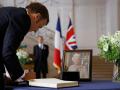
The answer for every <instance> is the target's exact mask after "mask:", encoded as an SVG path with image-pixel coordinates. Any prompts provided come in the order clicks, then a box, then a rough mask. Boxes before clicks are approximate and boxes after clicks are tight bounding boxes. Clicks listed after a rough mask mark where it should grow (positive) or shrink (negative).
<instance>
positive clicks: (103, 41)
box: [97, 31, 120, 61]
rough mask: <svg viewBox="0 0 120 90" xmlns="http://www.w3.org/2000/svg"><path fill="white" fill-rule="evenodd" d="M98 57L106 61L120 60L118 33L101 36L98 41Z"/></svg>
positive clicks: (119, 36) (119, 33)
mask: <svg viewBox="0 0 120 90" xmlns="http://www.w3.org/2000/svg"><path fill="white" fill-rule="evenodd" d="M97 45H98V48H99V49H100V55H101V56H102V57H103V58H105V59H107V60H111V61H112V60H113V61H114V60H116V59H120V31H117V32H115V34H114V35H109V36H105V35H102V36H101V37H100V38H99V40H98V43H97Z"/></svg>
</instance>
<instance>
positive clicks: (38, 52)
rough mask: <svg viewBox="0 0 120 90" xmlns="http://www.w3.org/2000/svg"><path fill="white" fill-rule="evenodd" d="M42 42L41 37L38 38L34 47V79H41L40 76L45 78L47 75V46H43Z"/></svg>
mask: <svg viewBox="0 0 120 90" xmlns="http://www.w3.org/2000/svg"><path fill="white" fill-rule="evenodd" d="M43 41H44V40H43V37H42V36H38V37H37V42H38V45H35V46H34V62H35V64H34V71H35V72H36V78H41V74H42V76H43V78H46V75H47V73H48V63H47V58H48V55H49V48H48V45H46V44H43Z"/></svg>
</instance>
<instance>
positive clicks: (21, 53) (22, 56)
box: [16, 49, 32, 65]
mask: <svg viewBox="0 0 120 90" xmlns="http://www.w3.org/2000/svg"><path fill="white" fill-rule="evenodd" d="M16 54H17V56H18V59H19V61H20V64H21V65H24V64H27V63H29V62H32V58H30V57H29V54H28V53H27V52H26V51H25V50H24V49H18V50H17V53H16Z"/></svg>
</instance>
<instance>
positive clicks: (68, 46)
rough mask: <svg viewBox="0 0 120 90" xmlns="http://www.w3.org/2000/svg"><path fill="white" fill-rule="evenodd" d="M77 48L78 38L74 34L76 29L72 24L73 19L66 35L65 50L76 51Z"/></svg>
mask: <svg viewBox="0 0 120 90" xmlns="http://www.w3.org/2000/svg"><path fill="white" fill-rule="evenodd" d="M76 48H77V42H76V36H75V32H74V28H73V25H72V22H71V19H70V21H69V26H68V31H67V34H66V40H65V48H64V49H65V50H74V49H76Z"/></svg>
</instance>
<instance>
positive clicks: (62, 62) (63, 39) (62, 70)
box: [60, 36, 65, 79]
mask: <svg viewBox="0 0 120 90" xmlns="http://www.w3.org/2000/svg"><path fill="white" fill-rule="evenodd" d="M62 41H63V42H62V44H63V46H64V45H65V37H63V36H62ZM62 52H63V55H62V60H61V74H60V79H62V77H63V72H64V47H63V50H62Z"/></svg>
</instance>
